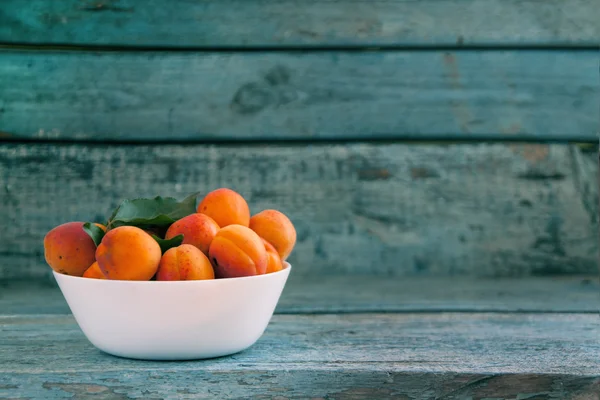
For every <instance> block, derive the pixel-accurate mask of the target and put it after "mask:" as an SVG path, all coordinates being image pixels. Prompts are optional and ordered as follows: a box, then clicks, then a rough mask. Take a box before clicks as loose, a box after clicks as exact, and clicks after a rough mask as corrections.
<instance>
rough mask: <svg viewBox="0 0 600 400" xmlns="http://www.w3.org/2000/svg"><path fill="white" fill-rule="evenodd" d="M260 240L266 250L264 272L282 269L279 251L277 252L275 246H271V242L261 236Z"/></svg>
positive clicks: (268, 272)
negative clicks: (265, 268) (265, 269)
mask: <svg viewBox="0 0 600 400" xmlns="http://www.w3.org/2000/svg"><path fill="white" fill-rule="evenodd" d="M261 240H262V241H263V243H264V244H265V250H267V271H266V272H265V274H270V273H271V272H277V271H281V270H282V269H283V264H282V262H281V257H279V253H277V250H275V247H273V245H272V244H271V243H269V242H267V241H266V240H265V239H263V238H261Z"/></svg>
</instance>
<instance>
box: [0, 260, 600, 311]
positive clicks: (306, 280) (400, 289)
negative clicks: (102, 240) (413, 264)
mask: <svg viewBox="0 0 600 400" xmlns="http://www.w3.org/2000/svg"><path fill="white" fill-rule="evenodd" d="M448 282H449V281H448V278H440V277H435V276H424V277H380V276H348V275H341V276H328V277H326V279H323V277H321V276H303V275H296V273H295V271H294V273H292V275H291V276H290V279H289V280H288V282H287V284H286V286H285V290H284V291H283V295H282V297H281V298H280V300H279V303H278V304H277V309H276V310H275V313H276V314H298V313H300V314H324V313H366V312H385V313H392V312H397V313H399V312H438V311H439V312H441V311H443V312H541V313H598V312H599V311H600V282H599V281H598V276H597V275H595V276H588V277H584V276H577V277H565V276H557V277H520V278H493V279H485V278H479V279H476V278H469V277H454V278H452V280H451V284H448ZM0 285H1V286H0V312H1V313H2V314H5V315H6V314H8V315H17V314H68V313H70V310H69V307H68V305H67V303H66V302H65V300H64V297H63V295H62V294H61V292H60V290H59V289H58V287H57V286H56V284H55V282H43V281H34V282H32V281H30V280H28V281H17V282H15V281H5V282H3V283H1V284H0Z"/></svg>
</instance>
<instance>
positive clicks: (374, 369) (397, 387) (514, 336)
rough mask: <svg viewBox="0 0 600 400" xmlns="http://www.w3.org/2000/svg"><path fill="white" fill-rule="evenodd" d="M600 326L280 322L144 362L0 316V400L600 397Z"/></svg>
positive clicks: (67, 324)
mask: <svg viewBox="0 0 600 400" xmlns="http://www.w3.org/2000/svg"><path fill="white" fill-rule="evenodd" d="M598 329H600V320H599V319H598V316H597V315H582V314H579V315H570V314H468V313H466V314H401V315H394V314H387V315H380V314H379V315H378V314H363V315H321V316H298V315H276V316H274V317H273V319H272V320H271V323H270V324H269V327H268V328H267V331H266V332H265V334H264V335H263V337H262V338H261V339H259V341H258V342H257V343H256V344H255V345H254V346H252V347H251V348H250V349H248V350H246V351H244V352H242V353H238V354H235V355H233V356H230V357H222V358H217V359H212V360H204V361H199V362H193V361H192V362H181V363H178V362H171V363H164V362H143V363H140V362H139V361H135V360H127V359H121V358H116V357H112V356H109V355H106V354H104V353H102V352H100V351H99V350H97V349H95V348H94V347H93V346H92V345H91V344H90V343H89V342H88V341H87V340H86V339H85V337H84V336H83V334H82V333H81V331H80V330H79V328H78V327H77V325H76V323H75V321H74V319H73V318H72V317H71V316H43V315H35V316H12V317H8V316H4V317H1V316H0V359H1V360H2V361H3V363H2V364H0V396H1V397H17V398H19V397H25V398H27V397H33V398H52V397H63V396H67V395H75V397H77V395H80V396H83V395H86V394H87V395H91V394H92V393H98V394H103V395H104V396H105V398H116V396H120V397H119V398H145V399H147V398H166V397H170V396H172V394H173V393H177V391H180V390H187V391H188V392H179V394H180V395H182V394H188V395H193V396H194V397H201V396H207V395H210V396H211V397H214V398H250V397H252V396H256V398H261V397H258V396H266V398H275V397H274V396H278V395H281V396H284V397H285V398H297V397H296V396H298V397H300V398H310V397H313V398H314V397H318V398H336V399H337V398H340V399H345V398H348V399H357V398H358V399H372V398H400V399H404V398H423V397H418V396H419V395H420V396H423V393H424V392H425V393H427V397H426V398H428V399H433V398H448V399H452V398H455V399H459V398H460V399H464V398H469V396H472V397H471V398H478V399H481V398H491V397H493V398H506V399H516V398H521V399H524V398H533V393H536V392H544V396H545V397H542V398H548V399H550V398H563V399H564V398H582V399H583V398H586V399H587V398H590V399H593V398H594V397H572V396H575V395H576V394H577V395H583V394H588V395H593V394H597V393H598V392H597V390H598V389H599V385H600V371H599V370H598V365H600V343H599V342H598ZM417 393H419V394H417ZM392 394H393V397H392ZM111 395H112V397H111ZM128 396H129V397H128ZM338 396H339V397H338ZM405 396H408V397H405ZM546 396H547V397H546Z"/></svg>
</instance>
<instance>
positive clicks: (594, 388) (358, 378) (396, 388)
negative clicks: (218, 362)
mask: <svg viewBox="0 0 600 400" xmlns="http://www.w3.org/2000/svg"><path fill="white" fill-rule="evenodd" d="M1 382H6V383H1ZM599 382H600V380H599V379H598V378H596V377H589V376H585V377H579V376H577V377H573V376H564V375H535V374H518V375H512V374H455V373H452V372H446V371H440V372H436V373H431V372H414V373H408V372H387V371H381V370H378V371H364V370H361V369H356V368H354V369H348V370H345V369H337V370H325V371H322V370H315V371H306V370H297V369H291V370H290V369H285V370H268V371H263V370H244V371H227V372H221V371H219V372H218V373H211V372H205V371H203V370H201V369H197V370H194V371H193V372H192V373H190V372H188V371H186V372H172V371H169V372H168V374H164V373H163V372H162V371H151V372H150V371H148V372H138V371H127V372H126V374H125V375H123V373H122V372H121V371H119V372H114V371H99V372H94V373H93V374H89V373H82V372H73V373H69V374H59V373H44V374H14V373H9V374H4V375H3V376H2V377H0V396H7V397H3V398H6V399H23V400H25V399H38V398H43V399H55V398H66V397H67V398H73V399H88V398H91V399H106V400H112V399H117V400H128V399H138V398H139V399H144V400H146V399H148V400H152V399H197V398H199V399H203V398H207V399H238V400H242V399H268V400H290V399H312V400H324V399H331V400H398V399H399V400H409V399H410V400H412V399H417V400H437V399H444V400H446V399H448V400H463V399H482V400H483V399H493V400H515V399H534V400H538V399H544V400H545V399H574V400H596V399H598V393H599V391H600V383H599Z"/></svg>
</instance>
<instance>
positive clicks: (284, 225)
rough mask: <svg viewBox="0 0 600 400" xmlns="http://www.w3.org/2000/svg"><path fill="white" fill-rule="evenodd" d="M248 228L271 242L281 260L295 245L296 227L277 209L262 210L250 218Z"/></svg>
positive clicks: (286, 256)
mask: <svg viewBox="0 0 600 400" xmlns="http://www.w3.org/2000/svg"><path fill="white" fill-rule="evenodd" d="M250 229H252V230H253V231H254V232H256V233H258V236H260V237H262V238H263V239H265V240H266V241H267V242H269V243H271V244H272V245H273V247H275V249H276V250H277V252H278V253H279V256H280V257H281V260H282V261H284V260H285V259H287V258H288V256H289V255H290V253H291V252H292V250H293V249H294V246H295V245H296V229H294V225H293V224H292V221H290V219H289V218H288V217H287V216H286V215H285V214H284V213H282V212H280V211H277V210H264V211H261V212H259V213H258V214H255V215H253V216H252V218H250Z"/></svg>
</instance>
